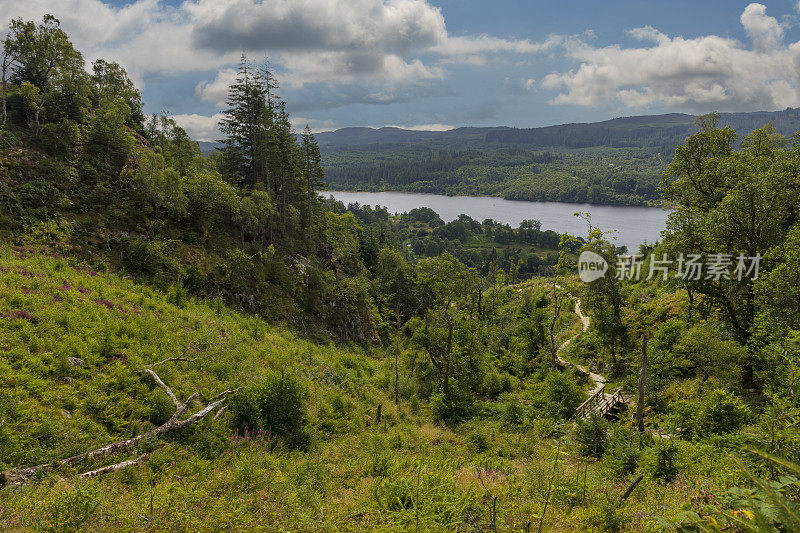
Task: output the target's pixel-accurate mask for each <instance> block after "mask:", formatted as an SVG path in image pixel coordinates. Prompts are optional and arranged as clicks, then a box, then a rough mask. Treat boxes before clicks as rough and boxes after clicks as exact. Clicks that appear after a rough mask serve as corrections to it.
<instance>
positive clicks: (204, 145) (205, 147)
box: [197, 141, 222, 156]
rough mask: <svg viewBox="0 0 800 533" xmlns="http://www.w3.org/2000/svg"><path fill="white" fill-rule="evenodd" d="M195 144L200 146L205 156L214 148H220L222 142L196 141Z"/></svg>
mask: <svg viewBox="0 0 800 533" xmlns="http://www.w3.org/2000/svg"><path fill="white" fill-rule="evenodd" d="M197 144H198V145H199V146H200V151H201V152H203V155H206V156H207V155H208V154H210V153H211V152H213V151H214V150H216V149H218V148H222V143H218V142H216V141H197Z"/></svg>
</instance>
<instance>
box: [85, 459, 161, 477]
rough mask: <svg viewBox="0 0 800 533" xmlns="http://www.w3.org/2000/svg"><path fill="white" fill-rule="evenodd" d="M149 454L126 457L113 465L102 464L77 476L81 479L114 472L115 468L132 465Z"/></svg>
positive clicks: (120, 468) (119, 468)
mask: <svg viewBox="0 0 800 533" xmlns="http://www.w3.org/2000/svg"><path fill="white" fill-rule="evenodd" d="M149 455H150V454H149V453H143V454H142V455H140V456H139V457H134V458H133V459H128V460H127V461H122V462H121V463H116V464H113V465H108V466H104V467H103V468H98V469H97V470H90V471H88V472H84V473H83V474H81V475H80V476H78V477H80V478H81V479H86V478H90V477H94V476H100V475H102V474H108V473H110V472H116V471H117V470H122V469H123V468H125V467H126V466H133V465H135V464H138V463H140V462H142V461H144V460H145V459H147V457H148V456H149Z"/></svg>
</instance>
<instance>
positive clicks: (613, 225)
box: [322, 191, 668, 252]
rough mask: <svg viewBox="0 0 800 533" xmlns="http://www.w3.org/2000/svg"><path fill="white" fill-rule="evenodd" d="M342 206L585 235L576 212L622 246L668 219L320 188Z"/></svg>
mask: <svg viewBox="0 0 800 533" xmlns="http://www.w3.org/2000/svg"><path fill="white" fill-rule="evenodd" d="M322 194H323V195H325V196H326V197H327V196H333V197H334V198H336V199H337V200H339V201H340V202H343V203H344V204H345V205H347V204H348V203H355V202H358V203H359V204H361V205H372V206H374V205H381V206H385V207H386V208H387V209H388V210H389V212H390V213H403V212H406V211H410V210H412V209H414V208H415V207H423V206H424V207H430V208H431V209H433V210H434V211H436V212H437V213H439V216H440V217H441V218H442V220H444V221H445V222H449V221H451V220H454V219H455V218H457V217H458V215H460V214H465V215H469V216H470V217H472V218H474V219H475V220H478V221H481V222H482V221H483V220H485V219H487V218H491V219H494V220H497V221H498V222H502V223H503V224H511V226H513V227H518V226H519V224H520V222H522V221H523V220H525V219H535V220H539V221H541V223H542V229H552V230H554V231H557V232H559V233H563V232H565V231H566V232H568V233H571V234H573V235H578V236H585V235H586V233H587V226H586V222H585V221H584V220H582V219H579V218H578V217H576V216H574V213H576V212H578V211H583V212H589V213H591V214H592V224H593V225H594V226H596V227H599V228H601V229H602V230H603V231H611V230H614V231H615V233H614V234H613V235H615V236H616V241H614V242H615V244H617V246H621V245H625V246H627V247H628V250H630V251H632V252H633V251H636V250H637V249H638V248H639V245H640V244H641V243H643V242H650V243H652V242H654V241H656V240H660V239H661V231H662V230H663V229H664V227H665V223H666V220H667V213H668V211H667V210H664V209H661V208H657V207H624V206H610V205H590V204H565V203H559V202H525V201H518V200H504V199H502V198H495V197H492V196H443V195H439V194H414V193H406V192H344V191H322Z"/></svg>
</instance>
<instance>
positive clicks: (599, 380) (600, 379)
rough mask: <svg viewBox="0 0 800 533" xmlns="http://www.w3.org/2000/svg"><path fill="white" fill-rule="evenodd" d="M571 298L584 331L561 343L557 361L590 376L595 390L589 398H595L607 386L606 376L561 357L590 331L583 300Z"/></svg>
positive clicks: (557, 351) (557, 352)
mask: <svg viewBox="0 0 800 533" xmlns="http://www.w3.org/2000/svg"><path fill="white" fill-rule="evenodd" d="M556 287H558V288H559V289H562V287H560V286H558V285H556ZM562 290H563V289H562ZM570 298H572V299H573V300H574V301H575V314H576V315H578V318H580V319H581V324H582V326H583V329H582V330H581V332H580V333H576V334H575V335H573V336H572V337H570V338H569V339H567V340H565V341H564V342H562V343H561V346H559V347H558V350H556V359H558V362H559V363H561V364H562V365H564V366H574V367H575V368H577V369H578V370H580V371H581V372H583V373H584V374H586V375H588V376H589V378H590V379H591V380H592V381H594V389H592V392H591V393H589V396H593V395H595V394H596V393H597V392H599V391H600V389H602V388H603V387H604V386H605V384H606V382H607V381H608V380H607V379H606V378H605V377H604V376H601V375H600V374H597V373H595V372H592V371H590V370H589V369H588V368H586V367H584V366H583V365H579V364H577V363H572V362H570V361H567V360H566V359H563V358H562V357H561V355H560V354H561V351H562V350H563V349H564V348H566V347H567V346H569V344H570V343H571V342H573V341H574V340H575V339H577V338H578V337H579V336H580V335H581V334H582V333H586V331H587V330H588V329H589V317H588V316H586V315H584V314H583V313H582V312H581V300H580V298H576V297H574V296H570Z"/></svg>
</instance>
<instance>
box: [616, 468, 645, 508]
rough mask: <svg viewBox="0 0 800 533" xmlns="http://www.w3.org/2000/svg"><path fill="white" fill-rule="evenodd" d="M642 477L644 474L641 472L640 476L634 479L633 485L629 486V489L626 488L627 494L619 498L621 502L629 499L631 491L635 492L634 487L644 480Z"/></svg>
mask: <svg viewBox="0 0 800 533" xmlns="http://www.w3.org/2000/svg"><path fill="white" fill-rule="evenodd" d="M642 478H644V476H643V475H641V474H639V477H637V478H636V479H634V480H633V483H631V486H630V487H628V490H626V491H625V494H623V495H622V497H621V498H620V499H619V503H622V502H624V501H625V500H627V499H628V496H630V495H631V492H633V489H635V488H636V486H637V485H638V484H639V482H640V481H641V480H642Z"/></svg>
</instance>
